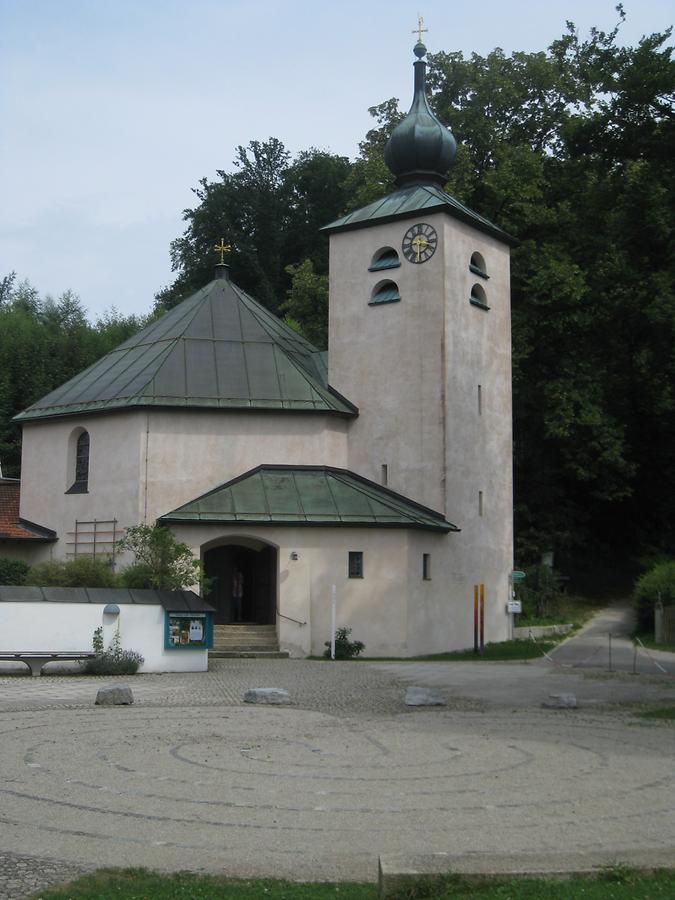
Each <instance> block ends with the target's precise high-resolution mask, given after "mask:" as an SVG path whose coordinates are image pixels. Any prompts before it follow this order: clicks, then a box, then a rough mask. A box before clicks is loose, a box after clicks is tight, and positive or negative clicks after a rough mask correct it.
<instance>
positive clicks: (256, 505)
mask: <svg viewBox="0 0 675 900" xmlns="http://www.w3.org/2000/svg"><path fill="white" fill-rule="evenodd" d="M159 521H160V522H163V523H167V524H168V523H174V524H179V523H192V524H197V523H199V524H202V525H226V524H232V523H247V524H249V525H317V526H334V527H335V526H337V527H352V528H359V527H364V526H365V527H377V528H424V529H427V530H430V531H443V532H447V531H459V529H458V528H457V527H456V526H455V525H451V524H450V522H447V521H446V520H445V519H444V518H443V516H442V515H441V514H440V513H437V512H434V510H432V509H429V508H428V507H426V506H421V505H420V504H419V503H415V502H414V501H413V500H408V499H407V497H403V496H402V495H401V494H396V493H395V492H394V491H390V490H388V489H387V488H385V487H382V486H381V485H379V484H376V483H375V482H374V481H369V480H368V479H367V478H362V477H361V476H360V475H355V474H354V473H353V472H349V471H347V470H346V469H335V468H332V467H330V466H299V467H295V466H258V468H256V469H251V470H250V471H249V472H245V473H244V474H243V475H240V476H239V478H235V479H233V480H232V481H228V482H227V483H226V484H222V485H220V486H219V487H217V488H215V489H214V490H212V491H209V492H208V493H207V494H202V496H201V497H197V498H196V499H195V500H192V501H190V503H186V504H185V505H184V506H180V507H179V508H178V509H175V510H173V512H170V513H167V515H165V516H162V517H161V518H160V520H159Z"/></svg>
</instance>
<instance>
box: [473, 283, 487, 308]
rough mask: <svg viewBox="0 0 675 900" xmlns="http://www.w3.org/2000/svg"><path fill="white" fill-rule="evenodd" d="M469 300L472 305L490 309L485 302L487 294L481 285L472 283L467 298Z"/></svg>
mask: <svg viewBox="0 0 675 900" xmlns="http://www.w3.org/2000/svg"><path fill="white" fill-rule="evenodd" d="M469 300H470V302H471V303H473V305H474V306H479V307H480V308H481V309H486V310H487V309H490V307H489V306H488V302H487V295H486V293H485V290H484V288H483V286H482V285H480V284H474V286H473V287H472V288H471V297H470V298H469Z"/></svg>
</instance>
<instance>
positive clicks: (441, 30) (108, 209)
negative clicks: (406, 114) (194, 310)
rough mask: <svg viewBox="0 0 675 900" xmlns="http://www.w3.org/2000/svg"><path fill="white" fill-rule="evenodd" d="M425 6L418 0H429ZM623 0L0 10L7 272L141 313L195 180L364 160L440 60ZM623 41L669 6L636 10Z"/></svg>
mask: <svg viewBox="0 0 675 900" xmlns="http://www.w3.org/2000/svg"><path fill="white" fill-rule="evenodd" d="M420 3H421V0H420ZM615 5H616V4H615V2H613V0H607V2H605V0H566V2H558V0H547V2H542V0H536V2H535V0H525V2H518V0H513V2H512V3H508V4H507V3H504V2H503V0H482V3H481V5H480V9H479V8H478V5H477V4H475V3H473V4H469V3H462V4H460V3H452V2H448V0H425V2H424V4H423V6H420V7H419V10H418V8H417V7H416V6H411V5H410V4H409V3H403V2H399V0H370V2H368V3H364V2H362V0H361V2H354V0H341V2H333V3H318V4H317V3H309V2H307V0H283V2H281V0H279V2H272V0H249V2H234V0H114V2H104V0H0V277H2V276H3V275H5V274H7V273H9V272H11V271H15V272H16V273H17V276H18V278H19V279H28V281H30V282H31V283H32V284H33V285H34V286H35V287H37V288H38V290H39V291H40V293H41V294H43V295H44V294H51V295H53V296H58V295H59V294H61V293H63V291H65V290H72V291H74V292H75V293H76V294H78V296H79V297H80V299H81V300H82V303H83V305H84V306H85V308H86V309H87V310H88V312H89V315H90V318H92V319H95V318H96V317H97V316H99V315H101V314H103V313H104V312H105V311H106V310H109V309H111V308H113V307H114V308H116V309H117V310H118V311H119V312H121V313H124V314H125V315H128V314H130V313H137V314H145V313H147V312H149V310H150V309H151V307H152V304H153V298H154V294H155V292H156V291H157V290H159V289H160V288H162V287H164V286H165V285H167V284H169V283H170V282H171V281H172V279H173V275H172V272H171V261H170V256H169V245H170V242H171V240H172V239H173V238H176V237H178V236H179V235H180V234H182V232H183V230H184V227H185V224H184V222H183V219H182V212H183V210H184V209H185V208H186V207H190V206H194V205H195V203H196V198H195V195H194V194H193V193H192V188H194V187H195V186H196V185H197V184H198V182H199V180H200V179H201V178H203V177H206V178H208V179H210V180H213V179H215V178H216V177H217V176H216V170H217V169H225V170H229V171H231V170H232V168H233V166H232V161H233V159H234V155H235V148H236V147H237V145H239V144H242V145H246V144H248V142H249V141H251V140H266V139H267V138H269V137H271V136H274V137H276V138H279V139H280V140H281V141H282V142H283V143H284V144H285V146H286V147H287V149H288V150H290V151H291V153H293V154H295V153H297V152H298V151H300V150H304V149H308V148H310V147H317V148H319V149H322V150H329V151H330V152H332V153H339V154H342V155H345V156H349V157H350V158H354V157H355V156H356V155H357V153H358V144H359V141H360V140H362V139H363V137H364V136H365V133H366V131H367V130H368V128H369V127H371V123H372V120H371V118H370V116H369V115H368V107H370V106H374V105H375V104H377V103H380V102H382V101H383V100H386V99H388V98H389V97H398V98H399V99H400V100H401V106H402V107H403V108H405V109H407V108H408V105H409V102H410V99H411V96H412V71H413V70H412V62H413V56H412V52H411V51H412V46H413V44H414V43H415V37H413V35H412V30H413V29H414V28H415V26H416V23H417V14H418V11H419V12H420V13H421V14H422V15H423V16H424V20H425V26H426V27H428V29H429V31H428V33H427V34H426V35H425V36H424V38H425V42H426V44H427V46H428V48H429V50H430V51H431V52H435V51H438V50H445V51H452V50H461V51H462V52H464V53H465V55H466V54H470V53H471V52H474V51H475V52H477V53H480V54H486V53H488V52H489V51H490V50H492V49H494V48H495V47H497V46H499V47H502V48H503V49H504V51H505V52H506V53H510V52H512V51H513V50H525V51H536V50H544V49H545V48H546V47H547V46H548V45H549V44H550V43H551V41H553V40H555V39H556V38H557V37H559V36H560V35H561V34H562V32H563V30H564V28H565V22H566V20H571V21H573V22H574V23H575V24H576V26H577V27H578V29H579V31H580V33H581V34H582V35H583V34H586V33H587V32H588V29H589V28H590V27H591V26H593V25H595V26H596V27H598V28H601V29H603V30H605V31H607V30H611V28H612V27H613V26H614V24H615V23H616V21H617V14H616V12H615V9H614V8H615ZM624 8H625V10H626V13H627V17H628V18H627V22H626V23H625V25H624V26H623V27H622V29H621V33H620V34H621V39H620V41H621V43H624V44H627V45H634V44H635V43H637V41H638V40H639V39H640V37H641V36H642V35H643V34H651V33H652V32H655V31H663V30H665V28H667V27H668V26H669V25H670V24H671V23H672V22H673V20H674V19H675V8H674V7H673V2H672V0H641V2H637V0H625V3H624Z"/></svg>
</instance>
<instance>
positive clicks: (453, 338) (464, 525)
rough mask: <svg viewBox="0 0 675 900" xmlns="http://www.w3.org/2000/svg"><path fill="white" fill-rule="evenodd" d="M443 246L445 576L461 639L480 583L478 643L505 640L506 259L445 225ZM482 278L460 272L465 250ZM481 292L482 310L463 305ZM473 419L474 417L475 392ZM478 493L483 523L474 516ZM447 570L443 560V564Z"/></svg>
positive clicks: (508, 553) (465, 264)
mask: <svg viewBox="0 0 675 900" xmlns="http://www.w3.org/2000/svg"><path fill="white" fill-rule="evenodd" d="M444 239H445V245H446V248H447V249H446V258H447V269H446V298H447V305H448V311H447V315H446V346H447V354H448V363H447V398H448V412H447V421H448V428H447V441H446V459H447V462H446V472H447V475H446V485H447V507H446V515H447V517H448V518H449V519H450V521H452V522H455V523H456V524H457V525H459V526H460V527H461V529H462V532H461V534H458V535H456V541H454V542H453V551H456V554H455V559H454V560H453V561H452V562H451V565H452V568H453V569H454V570H456V571H457V573H458V574H459V575H461V577H462V579H463V580H464V583H465V590H464V592H463V597H464V598H466V597H467V596H468V598H469V602H466V599H463V602H462V610H463V612H462V614H461V619H462V620H463V624H462V632H463V633H466V632H467V631H470V633H471V642H470V643H472V642H473V585H474V584H476V583H478V584H479V583H483V584H485V606H486V612H485V639H486V641H497V640H506V639H507V638H508V637H509V634H510V616H509V614H508V613H507V612H506V602H507V600H508V597H509V590H510V582H509V574H510V572H511V570H512V569H513V474H512V473H513V449H512V448H513V434H512V402H511V305H510V260H509V250H508V247H506V245H504V244H503V243H501V242H499V241H497V240H495V239H494V238H492V237H490V236H488V235H484V234H482V233H481V232H478V231H476V230H475V229H474V228H471V227H470V226H468V225H465V224H463V223H461V222H457V221H454V220H450V219H448V220H447V222H446V225H445V237H444ZM476 251H477V252H479V253H481V255H482V256H483V258H484V260H485V264H486V268H487V272H488V275H489V276H490V277H489V279H488V280H487V281H486V280H484V279H481V278H479V277H477V276H476V275H475V274H473V273H472V272H470V271H469V261H470V259H471V255H472V253H474V252H476ZM476 283H478V284H481V285H482V287H483V288H484V290H485V292H486V295H487V302H488V305H489V307H490V309H489V310H488V311H485V310H482V309H480V308H478V307H475V306H473V305H472V304H471V303H470V302H469V297H470V294H471V286H472V285H473V284H476ZM479 384H480V385H481V388H482V391H481V393H482V414H480V415H479V411H478V385H479ZM479 491H482V493H483V515H482V516H481V515H479V496H478V495H479ZM449 562H450V561H449Z"/></svg>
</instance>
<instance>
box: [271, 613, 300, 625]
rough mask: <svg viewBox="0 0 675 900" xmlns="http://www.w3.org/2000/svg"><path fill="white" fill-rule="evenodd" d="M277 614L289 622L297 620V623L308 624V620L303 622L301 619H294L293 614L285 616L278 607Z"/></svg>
mask: <svg viewBox="0 0 675 900" xmlns="http://www.w3.org/2000/svg"><path fill="white" fill-rule="evenodd" d="M277 615H278V616H279V617H280V618H281V619H288V621H289V622H295V624H296V625H306V624H307V622H301V621H300V620H299V619H293V618H292V617H291V616H285V615H284V614H283V613H282V612H279V610H278V609H277Z"/></svg>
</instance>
